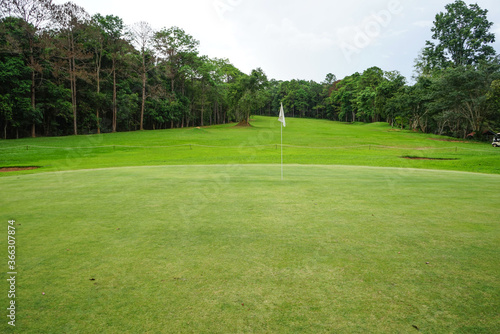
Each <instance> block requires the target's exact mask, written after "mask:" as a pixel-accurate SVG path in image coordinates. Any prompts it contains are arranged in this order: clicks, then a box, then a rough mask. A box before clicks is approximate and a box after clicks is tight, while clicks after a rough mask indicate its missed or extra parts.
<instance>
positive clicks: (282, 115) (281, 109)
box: [278, 102, 286, 181]
mask: <svg viewBox="0 0 500 334" xmlns="http://www.w3.org/2000/svg"><path fill="white" fill-rule="evenodd" d="M278 121H280V122H281V181H283V128H284V127H285V126H286V123H285V111H284V110H283V102H281V108H280V116H279V117H278Z"/></svg>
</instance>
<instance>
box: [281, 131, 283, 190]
mask: <svg viewBox="0 0 500 334" xmlns="http://www.w3.org/2000/svg"><path fill="white" fill-rule="evenodd" d="M281 181H283V123H281Z"/></svg>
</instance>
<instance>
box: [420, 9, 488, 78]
mask: <svg viewBox="0 0 500 334" xmlns="http://www.w3.org/2000/svg"><path fill="white" fill-rule="evenodd" d="M445 8H446V12H444V13H443V12H441V13H438V14H437V15H436V19H435V21H434V27H432V29H431V31H432V33H433V35H432V39H433V41H427V42H426V47H425V48H424V50H423V52H422V55H421V57H420V59H419V60H418V61H417V68H418V69H419V71H420V72H423V73H429V72H430V71H432V70H433V69H443V68H447V67H449V66H465V65H478V64H479V63H480V62H481V61H485V60H489V59H491V57H492V56H494V55H495V50H494V49H493V47H492V46H491V45H490V44H491V43H493V42H494V41H495V35H494V34H493V33H491V32H489V30H490V28H491V27H492V25H493V23H492V22H490V21H488V18H487V13H488V10H486V9H481V8H480V7H479V5H477V4H471V5H469V6H467V4H466V3H465V2H464V1H462V0H456V1H455V2H454V3H451V4H448V5H446V6H445Z"/></svg>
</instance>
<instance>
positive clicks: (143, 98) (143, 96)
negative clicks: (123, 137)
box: [140, 53, 146, 131]
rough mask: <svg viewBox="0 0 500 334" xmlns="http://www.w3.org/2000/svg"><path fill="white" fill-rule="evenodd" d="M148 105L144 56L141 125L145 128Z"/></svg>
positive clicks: (142, 128) (141, 128)
mask: <svg viewBox="0 0 500 334" xmlns="http://www.w3.org/2000/svg"><path fill="white" fill-rule="evenodd" d="M143 54H144V53H143ZM145 105H146V60H145V58H144V55H143V57H142V104H141V127H140V130H141V131H142V130H144V108H145Z"/></svg>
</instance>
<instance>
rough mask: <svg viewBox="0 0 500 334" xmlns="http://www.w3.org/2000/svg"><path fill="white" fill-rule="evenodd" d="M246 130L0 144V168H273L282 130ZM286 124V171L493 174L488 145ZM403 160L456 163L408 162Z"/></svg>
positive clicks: (364, 128) (258, 123) (270, 122)
mask: <svg viewBox="0 0 500 334" xmlns="http://www.w3.org/2000/svg"><path fill="white" fill-rule="evenodd" d="M252 124H253V125H254V126H253V127H252V128H235V127H234V125H221V126H214V127H209V128H202V129H197V128H194V129H193V128H190V129H176V130H164V131H144V132H131V133H115V134H104V135H100V136H97V135H94V136H77V137H75V136H72V137H59V138H35V139H31V138H28V139H22V140H9V141H0V166H43V167H44V168H43V169H42V170H38V171H31V172H24V173H38V172H41V171H57V170H72V169H87V168H100V167H114V166H149V165H179V164H182V165H184V164H228V163H229V164H247V163H270V164H274V163H280V154H279V153H280V152H279V143H280V129H279V126H280V124H281V123H279V122H277V121H276V119H275V118H267V117H256V118H255V121H253V122H252ZM287 125H288V126H287V127H286V128H285V129H284V144H285V145H287V146H286V147H285V149H284V154H285V163H287V164H293V163H299V164H341V165H359V166H390V167H415V168H431V169H449V170H462V171H474V172H482V173H500V163H499V158H500V150H499V149H497V150H495V149H494V148H492V147H491V145H489V144H487V143H473V142H470V143H460V142H446V141H437V140H430V139H443V137H438V136H433V135H427V134H419V133H412V132H408V131H398V130H395V129H391V128H390V127H389V126H388V125H387V124H384V123H376V124H355V125H349V124H342V123H335V122H330V121H323V120H304V119H288V120H287ZM189 144H193V146H189ZM177 145H180V146H177ZM200 145H201V146H200ZM207 146H209V147H207ZM48 147H52V148H48ZM53 148H56V149H53ZM402 156H417V157H430V158H446V159H458V160H448V161H443V160H439V161H426V160H407V159H402V158H401V157H402ZM2 176H4V175H2Z"/></svg>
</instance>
